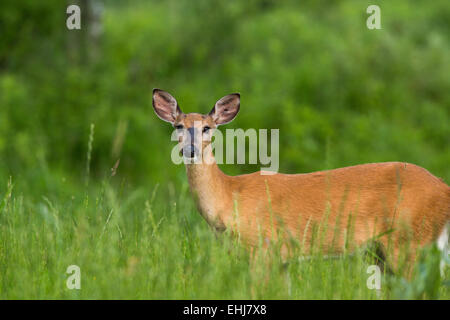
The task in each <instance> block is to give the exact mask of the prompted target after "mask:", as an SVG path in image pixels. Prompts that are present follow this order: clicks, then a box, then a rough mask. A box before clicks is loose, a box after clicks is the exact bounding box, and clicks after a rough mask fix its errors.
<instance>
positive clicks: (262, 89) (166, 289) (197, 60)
mask: <svg viewBox="0 0 450 320" xmlns="http://www.w3.org/2000/svg"><path fill="white" fill-rule="evenodd" d="M372 2H373V1H372ZM372 2H370V1H365V0H364V1H361V0H341V1H333V2H329V1H312V0H308V1H301V2H300V1H294V0H282V1H275V0H251V1H237V0H232V1H230V0H228V1H208V0H201V1H188V0H176V1H175V0H171V1H164V2H163V1H156V0H154V1H136V2H128V1H114V2H110V1H105V4H104V11H103V18H102V21H101V25H102V31H101V33H100V34H99V35H95V33H92V32H91V31H92V24H93V22H92V21H89V18H88V16H87V15H82V30H72V31H69V30H67V28H66V25H65V18H66V15H65V9H66V3H65V2H64V1H57V0H54V1H45V2H42V1H31V0H29V1H22V2H20V3H19V2H17V1H13V0H3V1H2V3H1V5H0V30H1V32H2V38H1V41H0V163H1V165H0V181H4V182H5V181H8V180H9V179H10V177H11V176H12V181H13V182H14V190H15V196H14V197H10V196H9V194H10V189H11V187H12V184H10V185H9V187H6V186H5V184H4V183H2V184H0V195H2V196H3V195H6V196H5V198H4V201H3V202H2V204H1V205H0V209H1V210H2V211H1V212H0V230H1V231H0V277H1V278H0V295H1V297H2V298H56V297H60V298H77V297H81V298H133V297H136V298H214V297H216V298H247V297H250V296H251V297H253V298H260V297H265V298H333V299H334V298H375V297H376V296H375V293H373V292H372V291H370V292H369V291H368V290H367V288H366V287H365V280H361V279H365V277H366V275H365V274H364V272H361V271H360V270H365V268H362V267H361V266H363V265H364V263H365V262H364V261H357V262H354V261H353V260H351V259H350V260H349V259H343V260H342V261H339V262H324V263H313V262H308V263H304V264H298V265H296V264H294V265H293V266H292V267H289V268H288V269H289V272H288V276H287V278H285V275H286V274H283V273H279V272H278V271H276V270H277V269H276V266H275V267H274V268H275V269H274V270H275V271H273V272H272V271H271V272H272V274H273V277H272V279H273V280H271V281H272V282H271V286H267V287H266V288H260V289H258V290H256V293H255V292H253V291H251V290H250V288H251V287H252V286H251V285H250V284H252V283H253V284H254V283H259V282H258V281H256V280H254V279H252V278H251V274H250V273H249V270H248V263H247V262H246V260H245V259H241V257H242V254H243V255H244V256H245V253H242V252H241V250H240V249H239V248H235V246H234V244H233V243H228V244H227V241H231V240H224V242H225V243H222V242H217V240H215V238H214V236H213V235H212V234H211V232H210V230H209V229H208V228H207V226H206V223H205V222H204V221H202V219H201V217H199V215H198V213H197V212H196V210H195V209H194V206H193V204H192V200H191V199H190V197H189V196H188V195H187V184H186V177H185V171H184V168H183V167H182V166H176V165H174V164H172V162H171V161H170V151H171V149H172V147H173V146H174V145H173V142H171V141H170V133H171V127H170V126H169V125H167V124H166V123H163V122H161V121H160V120H159V119H157V117H156V116H155V115H154V113H153V111H152V108H151V89H152V88H153V87H159V88H163V89H165V90H167V91H169V92H171V93H172V94H173V95H174V96H175V97H176V98H177V100H178V102H179V103H180V105H181V107H182V109H183V111H185V112H202V113H206V112H208V111H209V110H210V109H211V108H212V106H213V104H214V102H215V101H216V100H217V99H219V98H220V97H222V96H224V95H226V94H228V93H230V92H236V91H237V92H240V93H241V97H242V103H241V111H240V114H239V116H238V117H237V119H236V120H235V121H234V122H233V123H231V124H229V125H227V127H226V128H243V129H248V128H268V129H270V128H279V129H280V171H281V172H289V173H294V172H310V171H314V170H321V169H329V168H336V167H342V166H347V165H354V164H359V163H365V162H377V161H392V160H398V161H407V162H412V163H415V164H418V165H421V166H423V167H425V168H427V169H428V170H430V171H431V172H432V173H433V174H435V175H436V176H439V177H442V178H443V179H444V180H445V181H447V182H448V181H449V180H450V166H449V165H448V164H449V163H450V148H449V146H450V145H449V144H450V140H449V137H450V126H449V125H448V124H449V123H450V90H448V89H449V88H450V55H449V54H448V52H449V49H450V48H449V46H450V43H449V41H448V37H449V31H448V30H449V27H450V26H449V23H450V19H448V17H449V16H450V5H449V3H448V1H447V0H434V1H432V2H430V1H427V0H420V1H415V2H414V3H411V2H410V1H407V0H398V1H377V3H378V4H379V5H380V7H381V14H382V15H381V18H382V29H381V30H368V29H367V28H366V18H367V14H366V11H365V10H366V8H367V6H368V5H369V4H372ZM91 3H94V4H95V3H98V1H80V5H81V10H82V12H87V10H89V8H88V7H87V4H91ZM91 124H94V126H95V131H94V132H93V131H91ZM224 129H225V127H224V128H223V130H224ZM90 135H91V136H90ZM92 139H93V140H92ZM89 141H91V144H88V142H89ZM88 145H90V148H89V147H88ZM118 159H120V164H119V167H118V168H117V174H116V175H115V176H114V177H110V175H111V170H110V168H112V167H113V166H114V164H115V163H117V160H118ZM258 167H259V166H255V165H223V166H222V169H223V170H224V171H225V172H227V173H229V174H238V173H247V172H251V171H254V170H257V169H258ZM86 176H88V179H89V180H88V181H89V185H87V183H86ZM158 184H159V185H160V190H162V191H160V193H158V196H157V197H156V198H155V200H154V201H150V198H151V196H150V193H151V190H153V189H154V188H155V186H156V185H158ZM146 202H147V205H146ZM175 203H176V207H175V206H174V204H175ZM111 212H112V215H111V217H110V220H109V222H108V223H106V221H107V220H108V216H109V215H110V214H111ZM238 247H239V246H238ZM229 249H231V254H230V253H229ZM73 263H75V264H77V263H78V264H80V266H81V267H82V270H84V271H83V272H84V274H85V275H86V279H90V280H89V281H88V280H86V282H85V283H83V286H84V287H83V290H81V291H80V292H78V293H77V292H69V291H68V290H65V289H64V288H65V287H64V281H65V279H66V277H65V274H64V271H65V269H66V268H67V266H68V265H70V264H73ZM424 263H425V264H424V266H423V267H421V268H422V269H421V270H422V271H420V272H419V275H418V277H419V279H422V280H417V281H418V282H417V283H413V284H410V283H409V282H405V284H404V286H411V287H408V288H413V287H414V289H407V290H406V289H405V290H404V291H405V292H407V293H405V296H402V297H406V298H421V297H426V298H437V297H438V293H437V292H441V293H442V292H443V291H445V290H447V291H445V292H444V295H442V294H440V295H439V297H443V296H444V297H447V298H448V289H445V288H444V286H441V285H437V284H436V283H438V282H437V281H438V280H436V279H435V278H433V277H434V275H433V273H427V272H428V271H427V270H429V269H428V266H429V265H430V266H431V264H432V263H431V262H424ZM430 268H431V267H430ZM17 270H23V272H21V273H18V272H17ZM330 270H333V271H331V272H330ZM424 270H425V271H424ZM55 279H57V280H55ZM218 279H219V280H218ZM286 279H290V280H289V281H287V280H286ZM300 279H301V280H300ZM91 280H92V281H91ZM435 280H436V281H435ZM252 281H253V282H252ZM286 281H287V282H286ZM427 283H431V284H430V286H431V287H427V286H428V284H427ZM278 290H279V291H278ZM439 290H440V291H439ZM383 297H392V296H390V295H389V294H386V296H383Z"/></svg>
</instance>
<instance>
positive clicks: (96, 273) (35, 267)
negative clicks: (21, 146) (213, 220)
mask: <svg viewBox="0 0 450 320" xmlns="http://www.w3.org/2000/svg"><path fill="white" fill-rule="evenodd" d="M174 190H175V189H174V187H173V186H171V185H169V186H168V187H167V189H166V190H161V189H158V185H155V186H153V189H152V190H147V189H142V188H133V187H131V186H127V185H124V184H121V183H116V181H114V177H109V178H107V179H105V180H104V181H103V183H102V184H101V187H100V188H92V187H86V188H85V190H84V191H85V192H79V193H75V194H67V195H64V196H62V195H58V196H54V195H52V194H49V195H48V196H42V197H41V198H40V199H36V200H33V199H31V198H30V197H28V196H27V195H26V194H24V193H23V192H21V190H20V189H17V188H16V187H15V185H14V181H13V180H10V181H9V182H8V183H7V188H6V192H4V193H3V199H2V202H1V205H0V298H1V299H386V298H387V299H422V298H428V299H429V298H432V299H449V298H450V289H449V286H448V279H449V277H448V276H449V272H448V270H447V272H446V276H445V277H444V278H441V277H440V273H439V261H440V257H441V255H440V253H439V252H438V251H437V249H436V248H435V247H434V246H432V247H429V248H427V249H426V250H424V252H423V253H424V255H423V257H422V258H421V259H419V261H418V262H417V265H416V273H415V274H414V276H413V277H412V278H411V279H409V280H407V279H405V278H403V277H402V276H401V275H398V276H392V275H383V277H382V280H381V290H373V289H369V288H368V286H367V280H368V278H369V276H370V275H371V274H369V273H368V272H367V268H368V267H369V265H371V264H373V262H371V261H369V259H367V257H366V256H365V255H363V254H360V253H358V254H356V255H351V254H344V255H342V256H341V257H340V258H338V259H332V260H325V259H323V258H322V255H321V254H320V252H316V254H313V255H312V256H311V257H310V259H308V260H304V261H301V260H300V259H298V260H297V259H291V260H290V261H289V262H288V263H287V264H286V263H285V262H284V261H282V260H281V259H280V257H279V255H278V254H277V253H278V251H277V249H276V246H275V247H274V249H273V250H270V251H269V253H266V254H265V255H264V254H263V253H262V252H259V256H258V258H257V259H262V260H257V261H258V263H257V267H254V265H250V263H249V261H250V259H249V253H248V251H247V250H246V249H245V248H244V247H243V246H242V245H241V244H240V243H239V240H238V239H236V238H235V237H231V236H230V235H228V234H223V235H221V236H218V237H216V236H215V235H214V233H213V232H212V230H211V229H210V228H209V227H208V226H207V224H206V222H205V221H204V220H203V218H201V217H200V215H199V214H198V212H197V211H196V209H195V208H194V204H193V201H192V200H191V198H190V195H189V194H188V186H187V184H186V183H184V184H183V185H182V187H181V192H179V193H177V192H175V191H174ZM162 194H168V195H169V196H168V197H167V196H161V195H162ZM166 199H169V201H166ZM297 257H301V256H300V255H299V256H296V258H297ZM267 261H271V263H270V264H267V263H265V262H267ZM70 265H77V266H78V267H79V268H80V272H81V278H80V279H81V289H79V290H77V289H74V290H70V289H68V287H67V285H66V282H67V279H68V277H69V276H70V274H66V269H67V268H68V267H69V266H70ZM70 273H71V272H70Z"/></svg>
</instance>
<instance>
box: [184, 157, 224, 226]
mask: <svg viewBox="0 0 450 320" xmlns="http://www.w3.org/2000/svg"><path fill="white" fill-rule="evenodd" d="M205 153H206V155H205V156H204V158H203V161H202V162H201V163H196V164H186V173H187V177H188V181H189V187H190V190H191V193H192V195H193V197H194V200H195V202H196V205H197V208H198V210H199V211H200V214H201V215H202V216H203V217H204V218H205V220H206V221H207V222H208V224H209V225H210V226H211V227H213V228H215V229H216V230H218V231H223V230H224V229H225V225H224V223H223V214H224V213H225V211H226V207H227V203H228V201H229V198H230V195H229V192H228V188H227V177H228V176H227V175H225V174H224V173H223V172H222V171H221V170H220V168H219V167H218V166H217V163H216V161H215V159H214V155H213V154H212V152H205Z"/></svg>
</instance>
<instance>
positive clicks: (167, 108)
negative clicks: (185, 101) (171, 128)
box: [152, 89, 183, 124]
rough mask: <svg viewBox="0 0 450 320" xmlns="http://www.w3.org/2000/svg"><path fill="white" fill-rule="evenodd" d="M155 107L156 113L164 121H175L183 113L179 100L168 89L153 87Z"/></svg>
mask: <svg viewBox="0 0 450 320" xmlns="http://www.w3.org/2000/svg"><path fill="white" fill-rule="evenodd" d="M152 103H153V109H154V110H155V113H156V115H157V116H158V117H159V118H160V119H161V120H164V121H167V122H170V123H172V124H173V123H174V122H175V119H176V118H177V117H178V116H179V115H180V114H182V113H183V112H182V111H181V109H180V107H179V106H178V103H177V100H175V98H174V97H172V95H171V94H170V93H168V92H166V91H163V90H160V89H153V99H152Z"/></svg>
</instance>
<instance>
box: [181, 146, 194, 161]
mask: <svg viewBox="0 0 450 320" xmlns="http://www.w3.org/2000/svg"><path fill="white" fill-rule="evenodd" d="M196 151H197V150H196V148H195V146H194V145H193V144H188V145H186V146H184V147H183V155H184V156H185V157H186V158H194V157H195V153H196Z"/></svg>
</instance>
